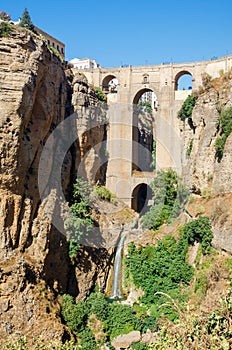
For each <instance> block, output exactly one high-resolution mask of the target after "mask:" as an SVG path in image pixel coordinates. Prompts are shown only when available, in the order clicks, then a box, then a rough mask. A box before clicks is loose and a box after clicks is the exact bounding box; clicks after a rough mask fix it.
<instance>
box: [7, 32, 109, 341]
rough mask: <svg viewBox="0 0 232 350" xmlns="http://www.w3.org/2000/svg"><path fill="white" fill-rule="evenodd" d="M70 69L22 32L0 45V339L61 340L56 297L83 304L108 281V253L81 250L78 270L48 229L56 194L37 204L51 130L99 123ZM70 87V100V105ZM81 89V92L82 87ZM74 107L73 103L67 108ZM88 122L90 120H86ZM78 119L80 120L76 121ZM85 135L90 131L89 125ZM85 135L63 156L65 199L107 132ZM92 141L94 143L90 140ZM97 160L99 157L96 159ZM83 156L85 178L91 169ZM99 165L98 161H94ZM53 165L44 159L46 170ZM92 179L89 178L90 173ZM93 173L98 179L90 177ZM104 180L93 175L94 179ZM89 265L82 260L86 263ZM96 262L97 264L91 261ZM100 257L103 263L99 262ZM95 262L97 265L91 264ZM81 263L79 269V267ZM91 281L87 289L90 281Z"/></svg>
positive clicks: (90, 98) (89, 95)
mask: <svg viewBox="0 0 232 350" xmlns="http://www.w3.org/2000/svg"><path fill="white" fill-rule="evenodd" d="M72 79H73V75H72V73H71V71H69V70H65V65H64V64H62V63H61V62H60V61H59V59H58V58H57V57H56V56H54V55H53V54H52V53H51V52H50V51H49V50H48V48H47V47H46V45H45V44H44V43H43V41H41V40H40V38H39V37H37V36H35V35H32V34H31V33H30V32H28V31H25V30H20V31H16V30H15V29H14V30H13V32H12V35H11V36H10V37H7V38H1V40H0V248H1V249H0V259H1V269H0V284H1V287H0V288H1V295H0V333H1V338H2V339H4V338H7V337H8V336H11V335H12V334H13V335H17V336H20V335H25V334H26V335H28V336H29V337H36V336H38V335H42V337H43V338H44V339H46V340H51V339H53V340H59V341H61V339H62V337H63V335H64V334H65V332H66V331H65V328H64V326H63V325H62V323H61V320H60V317H59V313H60V306H59V303H58V301H57V299H56V297H57V294H58V293H63V292H70V293H72V294H73V295H74V296H77V294H78V292H79V291H81V298H84V297H85V296H86V294H87V293H88V292H89V289H90V288H91V287H92V285H93V284H94V283H95V282H96V280H97V278H98V274H100V275H101V276H102V280H105V277H104V274H106V272H104V269H105V266H106V264H107V262H108V259H109V256H108V254H107V253H106V251H105V250H103V251H102V252H100V253H99V252H96V253H94V252H91V249H90V250H88V254H87V253H86V251H85V249H83V250H82V251H80V253H79V257H78V261H82V265H84V261H85V260H86V261H87V260H88V261H87V263H88V266H87V267H85V268H84V267H83V268H80V269H78V268H77V267H75V266H73V265H71V263H70V259H69V257H68V244H67V241H66V237H65V236H64V235H62V234H61V233H60V232H58V231H57V230H56V229H55V228H54V227H53V226H52V224H51V221H50V216H51V215H52V213H53V212H54V210H55V207H56V205H57V196H56V195H57V193H56V189H55V188H51V191H50V193H48V195H47V197H46V198H45V199H44V200H43V201H42V202H41V199H40V195H39V191H38V167H39V161H40V157H41V153H42V150H43V147H44V145H45V143H46V140H47V139H48V137H49V136H50V135H51V133H52V131H53V130H54V129H55V128H56V126H57V125H58V124H59V123H60V122H61V121H63V120H64V119H65V118H66V117H67V116H69V115H70V114H71V113H73V112H74V111H75V112H76V113H77V115H78V117H77V120H79V121H78V122H77V130H76V132H77V138H78V137H79V138H81V131H80V130H79V128H78V123H79V124H80V125H82V122H83V120H85V119H86V118H87V116H88V117H89V120H94V118H96V114H98V113H96V111H93V112H92V113H89V114H86V113H85V111H84V110H83V105H82V103H81V101H84V102H85V103H87V104H88V105H89V106H92V107H93V105H94V104H96V103H97V98H96V96H95V94H94V92H93V90H92V89H90V88H89V87H88V85H87V82H86V81H83V79H79V80H78V79H76V80H74V81H73V85H72ZM73 86H74V95H73V96H74V97H73V99H74V98H75V97H77V95H78V98H79V100H78V99H76V100H75V101H74V100H73V101H72V93H73ZM83 86H84V88H83ZM72 102H75V103H73V105H72ZM87 119H88V118H87ZM80 121H82V122H80ZM85 124H86V125H87V127H86V129H85V130H82V131H84V132H86V131H88V129H89V128H90V127H91V124H90V125H89V121H88V120H87V122H85ZM92 134H93V135H91V133H90V132H89V134H88V137H85V138H83V139H81V140H80V141H79V142H78V140H77V142H75V144H73V145H72V147H71V148H70V150H69V151H68V153H67V155H66V157H65V159H64V166H63V173H62V184H63V190H64V193H67V191H66V190H67V188H68V186H69V184H70V181H71V177H72V176H73V173H74V174H75V172H76V171H77V168H78V165H79V163H80V161H81V159H82V157H84V156H85V154H86V149H87V148H88V147H89V145H91V143H100V142H102V141H103V137H104V129H102V130H101V129H99V128H98V130H96V132H94V133H92ZM91 137H92V139H91ZM95 158H97V156H96V155H95ZM95 158H94V157H92V158H91V159H90V157H89V158H88V157H87V161H85V162H84V164H85V165H87V167H86V169H85V173H86V174H91V167H93V168H94V167H96V165H95ZM97 162H99V160H98V159H97ZM51 166H52V159H51V160H49V159H48V171H49V169H50V168H51ZM93 173H94V172H93ZM95 175H96V174H95ZM100 176H101V174H100V173H97V175H96V176H95V178H94V180H98V179H99V178H100ZM86 255H88V259H86V258H85V259H82V257H86ZM96 256H97V259H98V260H96ZM99 259H100V262H99ZM95 260H96V261H95ZM82 265H81V266H82ZM90 281H91V283H90Z"/></svg>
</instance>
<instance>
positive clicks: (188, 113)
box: [178, 95, 197, 121]
mask: <svg viewBox="0 0 232 350" xmlns="http://www.w3.org/2000/svg"><path fill="white" fill-rule="evenodd" d="M196 100H197V97H196V96H193V95H189V96H188V97H187V98H186V100H185V101H184V103H183V105H182V107H181V109H180V111H179V113H178V117H179V118H180V119H181V120H182V121H185V120H186V119H188V120H191V119H192V111H193V108H194V106H195V104H196Z"/></svg>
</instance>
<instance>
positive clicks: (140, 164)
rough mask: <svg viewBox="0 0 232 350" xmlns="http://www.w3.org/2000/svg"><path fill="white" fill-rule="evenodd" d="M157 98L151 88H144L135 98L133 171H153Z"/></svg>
mask: <svg viewBox="0 0 232 350" xmlns="http://www.w3.org/2000/svg"><path fill="white" fill-rule="evenodd" d="M157 106H158V102H157V96H156V94H155V92H154V90H152V89H151V88H142V89H140V90H139V91H137V92H136V93H135V95H134V96H133V124H132V141H133V147H132V171H135V170H136V171H152V166H151V164H152V160H153V158H152V152H153V140H154V114H153V112H154V110H156V109H157Z"/></svg>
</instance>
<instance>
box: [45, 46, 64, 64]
mask: <svg viewBox="0 0 232 350" xmlns="http://www.w3.org/2000/svg"><path fill="white" fill-rule="evenodd" d="M47 47H48V49H49V50H50V51H51V52H52V53H53V54H54V55H55V56H56V57H57V58H59V60H60V61H61V62H63V58H62V56H61V54H60V53H59V51H58V50H57V49H56V48H55V47H53V46H51V45H48V44H47Z"/></svg>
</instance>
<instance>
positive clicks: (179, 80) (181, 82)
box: [175, 71, 192, 90]
mask: <svg viewBox="0 0 232 350" xmlns="http://www.w3.org/2000/svg"><path fill="white" fill-rule="evenodd" d="M175 90H192V74H191V73H189V72H188V71H182V72H179V73H178V74H177V75H176V78H175Z"/></svg>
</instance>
